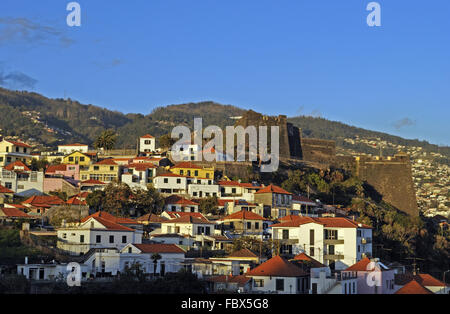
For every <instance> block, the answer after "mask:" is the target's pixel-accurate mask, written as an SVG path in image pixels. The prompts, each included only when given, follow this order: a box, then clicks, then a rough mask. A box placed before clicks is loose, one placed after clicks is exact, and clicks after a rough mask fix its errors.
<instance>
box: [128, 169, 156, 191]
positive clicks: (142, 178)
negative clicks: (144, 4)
mask: <svg viewBox="0 0 450 314" xmlns="http://www.w3.org/2000/svg"><path fill="white" fill-rule="evenodd" d="M156 168H157V167H156V166H155V165H153V164H151V163H136V164H130V165H127V166H125V170H124V173H123V174H122V182H123V183H126V184H128V186H129V187H131V188H132V189H133V188H135V189H144V190H147V186H148V185H149V184H151V183H153V178H154V177H155V176H156Z"/></svg>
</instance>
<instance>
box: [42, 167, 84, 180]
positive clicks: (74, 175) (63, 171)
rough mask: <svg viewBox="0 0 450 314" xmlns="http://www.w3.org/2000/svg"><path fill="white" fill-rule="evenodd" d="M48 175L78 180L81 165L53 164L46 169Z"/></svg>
mask: <svg viewBox="0 0 450 314" xmlns="http://www.w3.org/2000/svg"><path fill="white" fill-rule="evenodd" d="M45 175H46V176H52V177H56V176H58V177H60V176H62V177H64V178H69V179H73V180H76V181H79V180H80V165H53V166H48V167H47V169H46V170H45Z"/></svg>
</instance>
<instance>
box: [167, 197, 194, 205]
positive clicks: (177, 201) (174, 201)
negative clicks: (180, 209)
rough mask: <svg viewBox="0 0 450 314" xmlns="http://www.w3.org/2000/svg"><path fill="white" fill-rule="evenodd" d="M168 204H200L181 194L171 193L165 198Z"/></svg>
mask: <svg viewBox="0 0 450 314" xmlns="http://www.w3.org/2000/svg"><path fill="white" fill-rule="evenodd" d="M164 202H165V204H166V205H171V204H178V205H192V206H196V205H197V206H198V203H196V202H193V201H191V200H188V199H185V198H183V197H181V196H178V195H171V196H169V197H167V198H166V199H165V200H164Z"/></svg>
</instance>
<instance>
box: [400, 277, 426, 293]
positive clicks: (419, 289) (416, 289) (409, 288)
mask: <svg viewBox="0 0 450 314" xmlns="http://www.w3.org/2000/svg"><path fill="white" fill-rule="evenodd" d="M395 294H433V292H431V291H430V290H428V289H427V288H425V287H424V286H423V285H421V284H420V283H418V282H417V281H415V280H411V281H410V282H408V283H407V284H406V285H404V286H403V287H401V288H400V289H399V290H397V292H395Z"/></svg>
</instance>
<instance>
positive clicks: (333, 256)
mask: <svg viewBox="0 0 450 314" xmlns="http://www.w3.org/2000/svg"><path fill="white" fill-rule="evenodd" d="M323 258H324V259H325V260H341V259H344V254H343V253H341V252H336V253H334V254H324V256H323Z"/></svg>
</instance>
